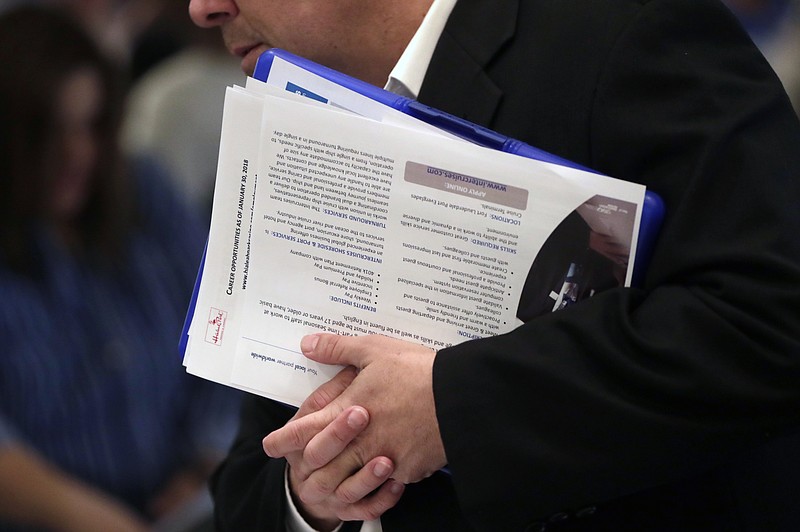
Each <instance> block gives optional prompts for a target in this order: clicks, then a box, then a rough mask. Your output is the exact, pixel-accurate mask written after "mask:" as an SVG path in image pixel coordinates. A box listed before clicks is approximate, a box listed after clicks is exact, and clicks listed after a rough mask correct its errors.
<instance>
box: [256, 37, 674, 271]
mask: <svg viewBox="0 0 800 532" xmlns="http://www.w3.org/2000/svg"><path fill="white" fill-rule="evenodd" d="M276 57H278V58H280V59H283V60H285V61H287V62H289V63H292V64H294V65H297V66H299V67H301V68H303V69H305V70H308V71H309V72H313V73H314V74H317V75H318V76H321V77H323V78H325V79H327V80H329V81H333V82H334V83H337V84H339V85H342V86H343V87H347V88H348V89H350V90H353V91H355V92H357V93H359V94H361V95H363V96H366V97H368V98H370V99H372V100H375V101H377V102H380V103H382V104H384V105H388V106H389V107H391V108H393V109H396V110H398V111H400V112H403V113H405V114H408V115H411V116H413V117H414V118H417V119H419V120H422V121H423V122H427V123H428V124H431V125H433V126H436V127H438V128H440V129H442V130H444V131H447V132H449V133H452V134H454V135H457V136H459V137H461V138H464V139H466V140H469V141H472V142H474V143H475V144H479V145H481V146H485V147H487V148H492V149H496V150H500V151H504V152H507V153H513V154H515V155H519V156H521V157H526V158H529V159H536V160H539V161H544V162H548V163H553V164H558V165H561V166H566V167H568V168H575V169H578V170H584V171H587V172H592V173H595V174H599V173H600V172H597V171H595V170H592V169H591V168H586V167H585V166H582V165H579V164H577V163H574V162H572V161H569V160H567V159H564V158H563V157H559V156H557V155H553V154H552V153H549V152H546V151H544V150H541V149H539V148H536V147H534V146H531V145H530V144H526V143H524V142H522V141H519V140H515V139H512V138H511V137H508V136H506V135H503V134H501V133H498V132H496V131H493V130H491V129H488V128H486V127H483V126H480V125H478V124H474V123H472V122H469V121H467V120H464V119H463V118H459V117H457V116H454V115H451V114H449V113H446V112H444V111H440V110H438V109H435V108H433V107H430V106H428V105H424V104H422V103H419V102H418V101H416V100H412V99H411V98H406V97H405V96H400V95H398V94H395V93H393V92H389V91H387V90H384V89H381V88H379V87H376V86H375V85H371V84H369V83H366V82H364V81H361V80H359V79H356V78H353V77H351V76H348V75H346V74H343V73H341V72H339V71H336V70H333V69H331V68H328V67H325V66H322V65H320V64H318V63H315V62H313V61H310V60H308V59H305V58H303V57H300V56H297V55H295V54H292V53H290V52H287V51H286V50H281V49H279V48H272V49H270V50H267V51H265V52H264V53H262V54H261V56H260V57H259V59H258V62H257V63H256V69H255V73H254V74H253V77H254V78H256V79H258V80H261V81H266V80H267V78H268V77H269V72H270V69H271V68H272V62H273V61H274V59H275V58H276ZM297 89H298V90H297V92H299V93H300V94H304V93H303V92H302V89H300V88H299V87H298V88H297ZM305 95H306V96H309V97H312V98H315V99H320V97H319V96H318V95H314V94H305ZM323 100H324V99H323ZM664 213H665V207H664V202H663V200H662V199H661V197H660V196H659V195H658V194H656V193H655V192H652V191H650V190H646V191H645V196H644V204H643V206H642V218H641V221H640V224H639V240H638V242H637V247H636V256H635V257H634V268H633V279H632V281H631V283H632V285H633V286H638V285H640V283H641V281H642V279H643V276H644V272H646V271H647V266H648V264H649V260H650V256H651V254H652V251H653V246H654V243H655V240H656V238H657V236H658V232H659V230H660V228H661V223H662V221H663V219H664Z"/></svg>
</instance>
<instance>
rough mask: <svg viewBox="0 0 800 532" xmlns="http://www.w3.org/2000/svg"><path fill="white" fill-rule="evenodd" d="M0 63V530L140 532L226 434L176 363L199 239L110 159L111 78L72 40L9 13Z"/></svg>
mask: <svg viewBox="0 0 800 532" xmlns="http://www.w3.org/2000/svg"><path fill="white" fill-rule="evenodd" d="M0 64H2V65H3V69H2V72H0V187H2V190H3V194H2V196H0V217H2V220H0V294H2V297H0V336H1V337H2V338H3V342H2V347H0V529H2V530H17V529H23V530H24V529H26V528H35V529H42V528H44V529H49V530H65V531H72V530H75V531H78V530H80V531H93V530H98V531H100V530H102V531H110V530H114V531H126V530H131V531H133V530H146V529H149V528H150V527H151V526H152V524H153V523H155V522H156V521H158V520H163V519H165V518H166V517H167V516H170V515H174V514H175V512H177V511H179V510H180V509H182V508H186V507H187V504H189V503H190V501H196V500H202V497H203V495H204V494H206V491H207V488H206V480H207V476H208V474H209V473H210V471H211V470H212V469H213V467H215V465H216V463H217V461H218V459H219V457H220V456H221V454H222V453H223V452H224V451H225V449H226V448H227V446H228V444H229V442H230V439H231V437H232V433H233V431H234V430H235V423H236V421H235V412H236V411H237V410H238V403H239V395H238V393H237V392H236V391H234V390H231V389H228V388H224V387H221V386H219V385H216V384H213V383H210V382H207V381H204V380H201V379H197V378H195V377H192V376H189V375H187V374H186V373H185V371H184V369H183V367H182V366H181V363H180V354H179V353H178V349H177V344H178V338H179V335H180V331H181V326H182V322H183V318H184V315H185V312H186V308H187V305H188V301H189V297H190V294H191V289H192V284H193V281H194V278H195V275H196V273H197V267H198V264H199V259H200V255H201V252H202V246H203V241H204V234H203V231H202V227H203V226H202V223H200V222H199V220H197V219H196V217H193V216H192V215H191V214H190V211H188V210H187V209H186V207H185V205H184V204H183V203H182V202H181V201H179V200H178V199H177V198H176V196H175V195H174V193H173V191H172V190H171V189H170V188H169V180H168V178H166V177H165V176H164V175H163V172H161V171H160V170H159V169H158V167H157V166H156V165H153V164H151V163H150V162H148V161H146V160H138V161H130V162H128V161H125V160H123V159H122V158H121V156H120V149H119V146H118V140H117V138H118V137H117V130H118V126H119V121H120V116H121V113H122V107H123V99H122V98H123V92H122V89H123V87H122V84H121V79H122V78H121V77H120V76H119V74H118V72H117V71H116V70H115V69H114V68H113V66H112V65H111V64H110V63H109V61H107V59H106V56H104V55H103V53H102V52H101V50H100V49H99V48H98V46H97V44H96V42H95V41H93V40H92V39H91V38H90V36H89V35H88V33H87V32H86V30H85V28H84V27H82V26H80V25H78V24H77V23H76V22H75V21H74V20H73V19H72V18H69V17H67V16H65V15H63V14H62V13H60V12H59V11H56V10H55V9H50V8H40V7H30V6H22V7H17V8H12V9H9V10H6V11H4V12H2V13H0ZM193 524H197V522H196V521H195V522H194V523H193ZM198 526H200V525H198Z"/></svg>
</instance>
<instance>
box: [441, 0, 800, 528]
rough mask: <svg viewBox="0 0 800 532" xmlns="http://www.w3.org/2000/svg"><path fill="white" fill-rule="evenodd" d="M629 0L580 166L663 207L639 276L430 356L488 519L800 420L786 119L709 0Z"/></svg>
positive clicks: (798, 137)
mask: <svg viewBox="0 0 800 532" xmlns="http://www.w3.org/2000/svg"><path fill="white" fill-rule="evenodd" d="M628 4H630V6H631V16H630V20H629V22H628V24H626V25H625V26H624V28H623V30H622V31H621V32H620V33H619V34H618V35H617V36H616V39H615V42H614V45H613V47H611V48H610V49H609V50H608V54H607V57H606V59H605V63H604V66H603V68H602V69H601V70H600V75H599V78H598V79H597V80H596V81H595V82H593V83H594V85H593V87H594V88H593V100H592V106H591V110H590V113H589V123H590V127H589V135H590V138H589V145H590V148H591V159H592V160H591V161H589V165H590V166H593V167H594V168H597V169H598V170H600V171H603V172H605V173H608V174H609V175H613V176H615V177H620V178H624V179H630V180H634V181H639V182H642V183H644V184H646V185H647V186H648V187H649V188H650V189H652V190H654V191H656V192H658V193H659V194H661V195H662V197H663V198H664V200H665V203H666V205H667V217H666V220H665V223H664V226H663V228H662V232H661V235H660V237H659V241H658V244H657V246H656V249H655V252H654V256H653V258H652V262H651V265H650V268H649V270H648V272H647V275H646V278H645V283H644V286H643V287H641V288H638V289H626V288H618V289H612V290H609V291H606V292H602V293H600V294H598V295H595V296H594V297H592V298H591V299H589V300H586V301H583V302H581V303H579V304H577V305H575V306H573V307H570V308H567V309H565V310H562V311H559V312H556V313H553V314H548V315H545V316H542V317H540V318H535V319H533V320H531V321H529V322H527V323H526V324H524V325H523V326H521V327H519V328H517V329H516V330H514V331H513V332H511V333H508V334H505V335H502V336H497V337H493V338H487V339H481V340H475V341H469V342H465V343H463V344H460V345H457V346H453V347H451V348H448V349H444V350H441V351H440V352H439V353H438V355H437V357H436V361H435V365H434V383H433V386H434V394H435V400H436V408H437V417H438V420H439V424H440V428H441V432H442V437H443V440H444V444H445V449H446V454H447V457H448V460H449V463H450V469H451V471H452V473H453V479H454V484H455V489H456V491H457V493H458V496H459V500H460V502H461V505H462V508H464V509H465V511H466V512H467V514H468V517H469V519H470V520H471V522H472V523H473V524H477V525H479V526H482V527H484V528H491V527H492V526H497V523H496V522H493V523H492V522H489V521H487V519H488V517H485V516H498V515H499V516H503V519H504V520H505V522H504V525H505V526H506V527H507V528H508V529H511V528H522V527H523V525H524V523H527V522H529V521H531V520H534V519H537V518H540V517H541V516H545V515H548V514H551V513H554V512H558V511H561V510H563V509H569V508H572V509H576V508H580V507H582V506H586V505H591V504H596V503H599V502H602V501H606V500H610V499H614V498H616V497H619V496H622V495H625V494H630V493H634V492H637V491H639V490H643V489H646V488H648V487H652V486H656V485H659V484H663V483H667V482H671V481H674V480H676V479H679V478H681V477H685V476H687V475H690V474H694V473H697V472H700V471H702V470H703V469H704V468H708V467H711V466H714V465H719V464H721V463H724V462H725V461H727V460H729V459H731V458H732V457H733V456H735V455H736V453H738V452H740V451H742V450H744V449H746V448H748V447H749V446H753V445H757V444H760V443H762V442H765V441H768V440H769V439H770V437H771V436H773V435H776V434H779V433H781V432H784V431H789V430H792V429H794V428H796V427H798V425H800V339H799V338H798V336H799V335H798V331H800V238H798V237H797V232H798V229H800V214H799V213H800V209H798V207H797V205H798V204H799V203H800V178H798V174H799V173H800V126H798V121H797V118H796V116H795V114H794V113H793V111H792V109H791V106H790V104H789V101H788V99H787V97H786V95H785V93H784V91H783V89H782V87H781V85H780V83H779V81H778V80H777V78H776V77H775V75H774V73H773V72H772V71H771V69H770V68H769V66H768V65H767V63H766V61H765V60H764V59H763V58H762V57H761V56H760V54H758V52H757V51H756V49H755V47H754V46H753V45H752V43H751V42H750V41H749V39H747V38H746V37H745V35H744V33H743V32H742V30H741V28H739V27H738V26H737V25H736V24H735V23H734V22H733V20H732V18H731V17H730V15H729V14H726V13H724V12H723V11H722V9H723V8H721V7H720V6H719V5H718V4H717V3H716V2H707V1H702V0H656V1H651V2H628ZM553 53H556V52H555V51H554V52H553ZM562 103H564V102H562ZM568 104H569V102H565V103H564V105H568ZM581 142H585V140H581ZM467 435H468V437H466V436H467ZM486 457H491V459H486Z"/></svg>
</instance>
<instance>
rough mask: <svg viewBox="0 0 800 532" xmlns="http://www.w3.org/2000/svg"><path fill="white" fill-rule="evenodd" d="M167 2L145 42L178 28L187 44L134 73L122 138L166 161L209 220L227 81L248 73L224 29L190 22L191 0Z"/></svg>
mask: <svg viewBox="0 0 800 532" xmlns="http://www.w3.org/2000/svg"><path fill="white" fill-rule="evenodd" d="M162 4H163V6H164V7H163V16H162V17H161V18H160V19H159V20H160V22H158V23H157V24H153V25H152V28H151V30H150V31H149V32H148V33H147V35H143V38H142V39H141V40H140V42H141V43H142V44H141V46H139V49H140V50H145V49H147V48H149V47H152V46H153V45H155V44H157V43H159V42H162V41H163V40H164V39H163V38H160V37H159V35H164V34H169V35H175V34H179V35H181V39H182V42H183V43H184V44H183V46H182V47H181V48H180V49H179V50H178V51H176V52H174V53H172V54H170V55H169V56H167V57H165V58H163V60H161V61H159V62H158V63H157V64H154V65H152V66H151V67H150V68H148V69H147V70H146V71H145V72H144V73H143V74H142V75H141V76H140V77H135V78H134V80H133V84H132V86H131V91H130V94H129V97H128V105H127V111H126V113H125V117H124V120H123V123H122V142H123V146H124V148H125V150H126V151H127V152H128V153H131V154H136V155H146V156H149V157H153V158H155V159H156V160H157V161H159V162H160V163H161V164H163V165H164V167H165V168H166V169H167V171H168V174H169V175H170V177H172V178H174V180H175V186H176V188H177V189H178V190H179V191H180V193H181V195H182V196H183V197H185V198H186V200H187V201H188V202H189V203H190V205H192V206H193V207H196V208H197V209H198V212H199V214H200V215H201V216H202V217H203V218H204V219H205V220H208V219H209V218H210V215H211V200H212V196H213V192H214V180H215V177H216V170H217V155H218V152H219V140H220V126H221V124H222V109H223V104H224V101H225V88H226V87H228V86H230V85H233V84H239V85H242V84H243V83H244V81H245V77H244V75H243V74H242V71H241V70H240V69H239V64H238V61H236V60H234V59H233V58H232V57H231V56H230V55H228V52H227V50H226V49H225V46H224V45H223V43H222V39H221V37H220V36H219V34H217V33H213V32H208V31H205V30H202V29H201V28H198V27H197V26H195V25H194V24H193V23H192V21H191V19H189V17H188V16H187V15H186V2H185V1H183V0H162ZM159 29H160V30H159ZM148 36H149V37H148ZM148 41H150V42H152V44H151V45H150V46H148V45H146V43H147V42H148ZM135 66H136V65H135V64H134V68H135Z"/></svg>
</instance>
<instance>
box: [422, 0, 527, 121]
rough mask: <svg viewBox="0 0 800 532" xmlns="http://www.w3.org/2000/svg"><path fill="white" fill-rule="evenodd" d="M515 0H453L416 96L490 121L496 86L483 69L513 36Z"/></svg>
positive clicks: (497, 94)
mask: <svg viewBox="0 0 800 532" xmlns="http://www.w3.org/2000/svg"><path fill="white" fill-rule="evenodd" d="M518 10H519V0H459V1H458V2H457V3H456V5H455V7H454V8H453V12H452V13H451V15H450V18H449V19H448V21H447V25H446V26H445V29H444V32H443V33H442V36H441V38H440V39H439V42H438V44H437V45H436V50H435V51H434V54H433V57H432V58H431V63H430V67H429V68H428V73H427V75H426V76H425V80H424V82H423V83H422V88H421V90H420V95H419V100H420V101H421V102H423V103H425V104H427V105H431V106H433V107H436V108H439V109H442V110H444V111H447V112H449V113H452V114H454V115H456V116H460V117H462V118H465V119H467V120H470V121H472V122H476V123H478V124H481V125H485V126H489V125H491V122H492V118H493V117H494V114H495V111H496V109H497V106H498V105H499V104H500V100H501V99H502V96H503V94H502V92H501V91H500V89H499V88H498V87H497V86H496V85H495V84H494V83H493V82H492V80H491V79H490V78H489V77H488V76H487V75H486V73H485V71H484V69H485V67H486V66H487V65H488V64H489V63H490V62H491V60H492V59H493V58H494V57H495V56H496V55H497V53H498V52H499V51H500V49H501V48H502V46H503V45H504V44H505V43H506V42H508V41H509V40H510V39H511V38H512V37H513V36H514V31H515V28H516V24H517V11H518Z"/></svg>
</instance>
